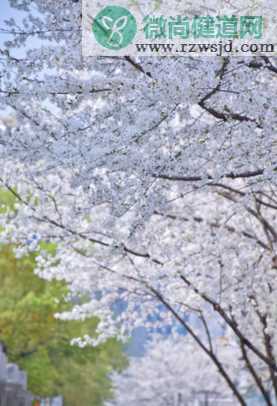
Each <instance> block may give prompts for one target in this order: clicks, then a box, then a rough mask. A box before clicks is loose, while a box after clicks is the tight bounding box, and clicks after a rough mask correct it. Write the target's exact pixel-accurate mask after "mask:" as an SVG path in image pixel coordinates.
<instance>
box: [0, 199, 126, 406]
mask: <svg viewBox="0 0 277 406" xmlns="http://www.w3.org/2000/svg"><path fill="white" fill-rule="evenodd" d="M0 203H1V204H2V210H5V206H7V205H8V206H9V207H11V206H12V204H13V199H12V198H11V196H9V195H8V194H4V193H2V192H1V193H0ZM43 248H44V249H47V250H54V249H55V247H54V246H50V245H46V244H44V247H43ZM34 265H35V254H32V253H30V254H29V255H28V256H25V257H24V258H21V259H16V257H15V255H14V253H13V247H11V246H3V245H2V246H0V341H2V342H3V343H4V345H5V347H6V350H7V353H8V357H9V360H10V361H12V362H15V363H17V364H18V365H19V367H20V368H22V369H24V370H25V371H26V372H27V374H28V385H29V387H28V389H29V390H30V391H31V392H32V393H34V394H36V395H39V396H42V397H51V396H55V395H62V396H63V397H64V402H65V406H76V405H82V406H87V405H88V406H98V405H99V406H100V405H102V404H103V402H104V400H106V399H107V398H110V397H111V396H112V393H111V383H110V380H109V374H110V373H111V372H112V371H113V370H121V369H122V368H124V366H126V362H127V361H126V358H125V356H124V355H123V352H122V345H121V344H120V343H119V342H118V341H116V340H115V339H111V340H109V341H108V342H107V343H105V344H104V345H101V346H99V347H97V348H92V347H87V348H79V347H76V346H72V345H70V341H71V339H73V338H76V337H80V336H83V335H85V334H89V335H94V334H95V330H96V327H97V322H98V321H97V319H96V318H90V319H88V320H86V321H80V320H77V321H62V320H57V319H56V318H55V317H54V315H55V313H57V312H60V311H64V310H67V309H69V308H70V306H71V304H70V303H69V302H68V301H66V300H65V297H66V295H67V287H66V284H65V283H63V282H58V281H54V282H53V281H52V282H48V281H45V280H43V279H41V278H39V277H38V276H36V275H35V274H34V273H33V269H34Z"/></svg>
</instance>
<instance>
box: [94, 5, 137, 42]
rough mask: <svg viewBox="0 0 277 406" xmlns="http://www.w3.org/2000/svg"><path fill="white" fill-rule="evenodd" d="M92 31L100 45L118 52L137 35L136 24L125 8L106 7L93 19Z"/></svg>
mask: <svg viewBox="0 0 277 406" xmlns="http://www.w3.org/2000/svg"><path fill="white" fill-rule="evenodd" d="M92 31H93V33H94V35H95V38H96V41H97V42H98V43H99V44H100V45H102V46H103V47H105V48H109V49H114V50H119V49H122V48H125V47H126V46H128V45H129V44H130V43H131V42H132V41H133V39H134V37H135V35H136V33H137V22H136V19H135V17H134V16H133V14H131V13H130V11H129V10H127V9H126V8H124V7H120V6H107V7H105V8H104V9H103V10H101V11H100V13H98V14H97V16H96V17H95V19H94V21H93V25H92Z"/></svg>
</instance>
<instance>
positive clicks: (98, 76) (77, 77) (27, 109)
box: [0, 0, 277, 406]
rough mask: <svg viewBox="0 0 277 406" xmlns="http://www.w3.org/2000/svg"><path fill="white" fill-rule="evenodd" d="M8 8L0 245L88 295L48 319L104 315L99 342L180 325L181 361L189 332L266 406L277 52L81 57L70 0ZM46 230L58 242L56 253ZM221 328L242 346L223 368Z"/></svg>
mask: <svg viewBox="0 0 277 406" xmlns="http://www.w3.org/2000/svg"><path fill="white" fill-rule="evenodd" d="M10 4H11V5H12V6H14V7H16V8H17V9H20V10H22V14H24V15H25V16H24V18H23V19H22V21H20V22H18V21H15V20H13V19H10V20H9V21H7V22H6V26H5V27H4V28H3V29H2V32H4V33H5V34H6V35H7V36H8V41H7V42H6V44H5V46H4V47H2V48H1V60H0V63H1V86H0V105H1V107H2V109H4V111H5V112H6V113H7V114H9V115H10V116H11V117H12V120H6V124H5V125H3V126H2V127H1V132H0V158H1V174H0V183H1V187H2V188H6V189H7V190H8V191H9V192H10V193H11V194H12V195H13V196H14V197H15V200H16V203H15V209H16V211H11V212H9V211H6V212H4V213H2V215H1V229H2V230H3V232H2V234H1V241H3V242H5V243H15V244H16V245H17V250H16V251H17V255H18V256H20V255H22V254H24V253H25V252H26V251H28V250H36V249H37V250H39V252H40V255H38V257H37V258H38V259H37V269H36V272H37V273H38V274H39V275H41V276H42V277H44V278H46V279H49V280H51V279H64V280H66V281H67V282H68V284H69V286H70V289H71V293H72V297H74V298H76V296H78V295H82V297H83V296H84V293H86V294H87V295H86V296H87V297H88V298H89V299H88V300H87V302H86V303H83V304H81V305H80V304H79V305H76V306H75V307H74V309H73V311H72V312H70V313H63V314H60V315H58V317H60V318H63V319H82V318H86V317H87V316H89V315H91V314H94V315H95V316H98V317H99V318H101V323H99V326H98V333H99V335H98V338H97V339H96V340H95V339H92V338H90V337H88V336H86V337H80V338H77V339H76V340H75V341H74V343H75V344H78V345H80V346H85V345H97V344H98V343H100V342H102V341H104V340H106V339H107V338H108V337H110V336H114V335H115V334H117V335H118V336H119V337H120V338H122V339H124V338H126V337H128V335H129V334H130V332H131V331H132V330H133V329H134V328H135V327H137V326H141V325H144V326H146V327H150V328H152V329H154V330H155V331H156V330H157V331H160V330H162V329H163V328H164V327H165V326H168V325H173V330H174V329H175V330H176V331H177V330H180V328H183V329H184V331H186V332H187V333H188V335H189V337H190V343H188V338H187V337H184V338H183V343H184V344H183V351H184V355H182V356H184V357H185V356H186V355H185V354H187V353H188V352H189V351H190V346H191V345H192V344H191V342H193V343H194V346H195V351H194V353H195V354H196V353H197V351H202V352H203V356H205V357H206V359H208V360H209V362H210V364H211V368H213V367H214V368H215V369H216V370H217V372H218V374H219V376H220V379H222V382H223V383H224V385H226V390H227V389H229V390H230V391H231V392H232V394H233V396H234V397H235V399H236V401H237V402H238V404H240V405H246V400H245V398H244V394H243V391H242V390H241V389H240V385H239V384H238V382H237V376H239V371H240V370H241V368H242V365H243V368H244V369H245V371H246V374H247V379H249V380H251V382H252V383H251V384H252V385H254V386H255V388H256V390H257V392H259V393H260V394H261V396H262V397H263V399H264V402H265V404H266V405H268V406H272V404H273V398H272V396H270V394H269V390H268V388H270V389H271V388H272V389H273V393H274V397H275V398H277V378H276V372H277V364H276V357H277V332H276V322H277V320H276V318H277V311H276V310H277V301H276V290H277V280H276V268H277V256H276V254H277V253H276V242H277V230H276V213H277V212H276V210H277V191H276V183H277V160H276V149H277V142H276V139H277V137H276V124H277V114H276V112H277V104H276V87H277V86H276V84H277V65H276V59H275V58H269V57H265V56H257V57H255V58H254V57H253V58H252V57H247V58H240V57H232V58H227V57H224V58H220V57H216V58H214V57H202V58H192V57H186V58H181V57H178V58H177V57H174V58H173V57H171V58H160V57H152V58H151V57H141V58H130V57H118V58H105V57H103V58H100V57H99V58H86V59H83V58H82V56H81V46H80V42H81V29H80V21H81V5H80V2H79V1H72V0H60V1H59V7H57V3H56V2H55V1H54V0H32V1H31V0H10ZM41 240H44V241H50V242H54V243H56V244H57V245H58V247H59V248H58V250H57V253H56V255H55V257H53V256H49V255H47V253H46V252H44V251H43V250H42V249H41V244H40V241H41ZM69 299H70V298H69ZM119 300H120V301H121V302H123V303H124V309H123V310H122V312H120V313H118V312H115V311H114V306H115V304H116V303H118V301H119ZM191 320H198V322H197V323H195V322H191ZM217 329H220V331H222V332H226V331H228V342H230V343H236V350H234V346H233V345H231V344H230V345H227V348H228V349H229V359H230V362H231V363H232V368H231V369H230V368H229V366H228V365H226V364H225V362H224V357H223V356H222V352H221V351H218V350H217V351H216V350H215V343H214V341H216V342H217V345H216V348H218V346H219V344H218V340H217V338H216V337H217V335H215V334H214V331H215V330H217ZM221 335H222V334H221ZM191 340H192V341H191ZM222 345H223V344H222ZM195 359H197V357H196V358H195ZM191 362H194V361H191ZM234 370H235V371H237V372H234ZM208 373H209V369H207V380H208ZM211 376H213V374H212V375H211ZM212 379H213V378H212Z"/></svg>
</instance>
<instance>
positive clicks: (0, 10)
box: [0, 0, 15, 28]
mask: <svg viewBox="0 0 277 406" xmlns="http://www.w3.org/2000/svg"><path fill="white" fill-rule="evenodd" d="M14 14H15V10H13V9H11V8H10V6H9V0H1V5H0V27H1V28H2V27H3V20H4V19H5V18H7V17H11V16H12V15H14Z"/></svg>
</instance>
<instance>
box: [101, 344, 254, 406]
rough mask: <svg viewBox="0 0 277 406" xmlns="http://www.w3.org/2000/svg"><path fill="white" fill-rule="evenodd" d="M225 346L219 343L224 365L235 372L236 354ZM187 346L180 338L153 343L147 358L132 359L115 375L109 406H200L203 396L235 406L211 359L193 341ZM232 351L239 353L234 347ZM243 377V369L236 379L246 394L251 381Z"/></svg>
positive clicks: (231, 371)
mask: <svg viewBox="0 0 277 406" xmlns="http://www.w3.org/2000/svg"><path fill="white" fill-rule="evenodd" d="M221 340H222V337H218V338H217V341H218V344H219V343H220V341H221ZM222 344H223V343H220V344H219V346H218V350H219V351H220V352H221V357H222V358H223V359H224V364H225V366H227V367H228V369H229V371H230V373H235V372H236V368H234V364H233V362H232V357H233V356H234V352H232V353H231V352H230V350H229V348H228V346H227V345H222ZM225 344H227V343H225ZM185 346H186V351H184V340H183V339H180V337H179V338H178V337H175V338H172V337H171V338H169V339H164V340H161V339H159V340H154V341H153V342H151V344H150V346H149V348H148V351H147V354H146V356H145V357H143V358H136V357H133V358H132V360H131V363H130V366H129V368H127V369H126V370H125V371H124V373H123V374H113V376H112V378H113V384H114V387H115V396H114V399H113V400H111V401H108V402H106V405H107V406H112V405H118V406H121V405H122V406H123V405H130V406H136V405H153V406H156V405H159V406H167V405H174V406H177V405H178V406H181V405H195V404H196V402H197V401H198V402H199V403H197V404H201V403H200V402H201V400H202V399H203V396H204V399H205V400H206V401H207V402H209V403H208V404H211V405H214V404H226V405H228V404H229V405H233V404H234V403H235V400H234V398H233V397H232V394H231V393H230V392H228V390H226V388H225V386H224V382H222V379H220V375H218V374H217V371H216V368H215V367H214V366H213V365H210V362H209V360H208V358H207V357H206V356H205V355H204V354H203V352H200V351H198V352H197V351H195V346H194V344H193V343H192V342H191V339H190V338H188V339H187V341H186V344H185ZM233 350H234V351H235V352H236V349H235V348H233ZM207 376H208V377H209V379H208V380H207ZM244 378H245V373H244V370H243V368H242V369H241V371H240V374H239V376H238V377H237V380H238V382H239V384H240V386H241V389H242V390H244V391H245V390H246V388H247V385H248V382H247V378H246V382H245V381H244ZM202 388H205V390H204V391H203V390H202ZM215 402H218V403H215ZM220 402H221V403H220Z"/></svg>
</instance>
